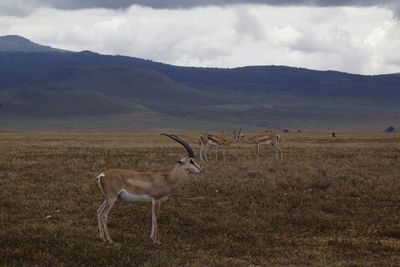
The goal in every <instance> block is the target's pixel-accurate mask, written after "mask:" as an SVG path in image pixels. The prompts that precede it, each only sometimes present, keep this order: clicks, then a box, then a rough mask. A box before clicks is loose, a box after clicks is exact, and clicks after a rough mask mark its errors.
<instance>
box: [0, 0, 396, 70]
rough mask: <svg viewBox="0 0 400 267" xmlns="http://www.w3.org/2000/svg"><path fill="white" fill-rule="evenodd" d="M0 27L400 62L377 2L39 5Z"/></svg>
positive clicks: (235, 53) (313, 64)
mask: <svg viewBox="0 0 400 267" xmlns="http://www.w3.org/2000/svg"><path fill="white" fill-rule="evenodd" d="M0 1H1V0H0ZM0 34H1V35H4V34H19V35H22V36H24V37H27V38H29V39H31V40H33V41H35V42H38V43H41V44H45V45H51V46H53V47H58V48H62V49H69V50H74V51H80V50H87V49H89V50H93V51H96V52H100V53H105V54H123V55H129V56H135V57H141V58H146V59H152V60H155V61H161V62H166V63H170V64H178V65H194V66H210V67H233V66H243V65H272V64H273V65H289V66H299V67H307V68H313V69H334V70H340V71H347V72H356V73H366V74H377V73H386V72H399V69H400V58H399V56H397V54H396V52H397V51H396V50H397V49H398V47H400V43H399V42H400V38H399V37H400V36H399V35H400V26H399V22H397V21H395V20H394V18H393V15H392V12H391V11H390V10H388V9H385V8H377V7H357V8H356V7H329V8H328V7H272V6H266V5H234V6H223V7H216V6H211V7H199V8H193V9H185V10H182V9H181V10H180V9H176V10H165V9H151V8H145V7H141V6H131V7H130V8H127V9H123V10H119V9H117V10H112V9H99V8H97V9H80V10H58V9H52V8H38V9H36V10H35V11H34V12H33V13H31V14H30V15H27V16H25V17H10V16H7V17H6V16H0Z"/></svg>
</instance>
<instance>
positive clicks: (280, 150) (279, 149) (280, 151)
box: [277, 145, 283, 160]
mask: <svg viewBox="0 0 400 267" xmlns="http://www.w3.org/2000/svg"><path fill="white" fill-rule="evenodd" d="M277 150H278V151H279V153H280V154H281V159H282V160H283V151H282V149H281V146H280V145H278V146H277Z"/></svg>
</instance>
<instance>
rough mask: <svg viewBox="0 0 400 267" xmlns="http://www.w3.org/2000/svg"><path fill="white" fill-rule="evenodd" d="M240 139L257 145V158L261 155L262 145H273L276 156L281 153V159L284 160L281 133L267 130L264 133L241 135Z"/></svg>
mask: <svg viewBox="0 0 400 267" xmlns="http://www.w3.org/2000/svg"><path fill="white" fill-rule="evenodd" d="M239 138H240V140H241V141H243V142H245V143H246V144H251V145H255V146H256V147H257V158H259V157H260V147H261V146H267V145H271V146H272V149H273V150H274V152H275V155H276V158H278V156H279V154H280V156H281V159H282V160H283V151H282V149H281V137H280V135H279V134H275V133H271V132H266V133H262V134H256V135H251V136H246V135H241V136H239Z"/></svg>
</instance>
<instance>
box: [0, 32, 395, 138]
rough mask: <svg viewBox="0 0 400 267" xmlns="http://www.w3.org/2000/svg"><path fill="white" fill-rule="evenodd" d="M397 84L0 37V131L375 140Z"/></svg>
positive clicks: (390, 114) (391, 113)
mask: <svg viewBox="0 0 400 267" xmlns="http://www.w3.org/2000/svg"><path fill="white" fill-rule="evenodd" d="M398 103H400V75H399V74H386V75H371V76H366V75H359V74H349V73H342V72H337V71H317V70H310V69H305V68H293V67H286V66H248V67H239V68H229V69H227V68H225V69H223V68H199V67H181V66H173V65H169V64H163V63H159V62H154V61H150V60H144V59H140V58H134V57H127V56H110V55H101V54H98V53H94V52H90V51H82V52H70V51H66V50H61V49H57V48H52V47H49V46H43V45H39V44H36V43H33V42H31V41H30V40H28V39H26V38H23V37H20V36H16V35H14V36H13V35H11V36H3V37H0V125H1V126H0V130H3V131H9V130H46V131H47V130H51V131H66V130H67V131H68V130H70V131H129V130H136V131H140V130H144V131H147V130H166V129H168V130H232V129H236V128H239V127H241V128H245V129H248V130H275V131H280V130H282V129H289V130H292V131H295V130H296V131H297V130H301V131H321V130H329V131H342V130H350V131H367V130H368V131H372V130H374V131H380V130H384V129H385V128H386V127H387V126H389V125H393V126H395V127H396V124H397V125H398V124H400V119H399V115H400V107H399V106H400V105H399V104H398Z"/></svg>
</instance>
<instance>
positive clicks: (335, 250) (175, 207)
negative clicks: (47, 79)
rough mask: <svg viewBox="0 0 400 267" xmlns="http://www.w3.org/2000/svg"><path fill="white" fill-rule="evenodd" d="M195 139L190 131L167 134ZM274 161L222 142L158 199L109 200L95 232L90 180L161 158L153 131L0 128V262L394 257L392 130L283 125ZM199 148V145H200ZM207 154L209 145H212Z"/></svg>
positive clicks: (397, 232)
mask: <svg viewBox="0 0 400 267" xmlns="http://www.w3.org/2000/svg"><path fill="white" fill-rule="evenodd" d="M179 136H181V137H183V138H184V139H186V140H190V143H191V144H192V145H193V147H194V148H195V150H196V152H197V150H198V145H197V134H182V135H179ZM282 139H283V143H282V148H283V149H284V152H285V161H283V162H282V161H279V160H274V158H273V155H272V151H271V149H263V150H262V153H261V159H260V160H259V161H258V162H257V161H255V152H256V151H255V149H254V147H250V146H248V145H244V144H243V145H237V144H236V145H233V146H232V147H230V148H229V149H228V151H227V159H228V160H227V161H226V162H225V163H224V162H223V161H222V160H220V161H218V162H214V163H209V164H207V165H206V166H205V167H206V172H205V173H204V174H202V175H193V176H191V178H192V179H191V181H190V182H188V183H187V184H186V185H184V186H183V187H182V188H181V189H179V190H178V191H177V192H175V193H174V194H173V195H172V196H171V197H170V199H169V201H168V202H167V203H165V204H163V205H162V206H161V220H160V222H159V223H160V224H159V226H160V233H161V242H162V244H161V245H160V246H154V245H153V244H152V241H151V240H150V238H149V235H150V221H151V217H150V204H148V203H146V204H144V203H123V202H122V201H118V202H117V204H116V205H115V206H114V208H113V209H112V211H111V213H110V218H109V228H110V231H111V236H112V237H113V239H114V241H116V242H118V244H113V245H105V244H103V243H102V242H101V241H100V239H99V237H98V232H97V222H96V210H97V208H98V206H99V205H100V204H101V202H102V201H103V197H102V195H101V192H100V190H99V188H98V185H97V184H96V183H95V179H94V178H95V177H96V175H98V174H99V173H100V172H101V171H102V170H104V169H107V168H112V167H117V168H131V169H137V170H154V171H157V170H168V169H169V168H171V167H172V166H173V164H174V162H175V160H177V159H178V158H179V156H180V155H186V152H185V151H184V149H183V148H182V147H181V146H179V145H178V144H176V143H174V142H173V141H172V140H171V139H169V138H167V137H164V136H160V135H157V134H20V133H18V134H11V133H2V134H0V201H1V205H0V266H378V265H380V266H399V265H400V134H399V133H395V134H338V136H337V138H336V139H333V138H331V136H330V135H329V134H307V133H301V134H287V135H283V136H282ZM210 155H211V154H210ZM212 155H213V154H212Z"/></svg>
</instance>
